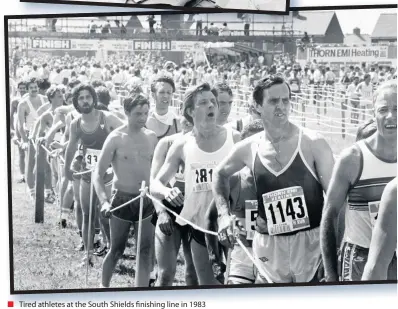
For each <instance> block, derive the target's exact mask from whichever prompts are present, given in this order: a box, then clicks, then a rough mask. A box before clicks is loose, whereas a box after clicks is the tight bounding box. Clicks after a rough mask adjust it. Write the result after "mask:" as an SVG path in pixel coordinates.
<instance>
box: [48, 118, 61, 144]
mask: <svg viewBox="0 0 398 309" xmlns="http://www.w3.org/2000/svg"><path fill="white" fill-rule="evenodd" d="M64 126H65V124H64V123H63V122H62V121H61V120H60V121H58V122H56V119H54V124H53V125H52V126H51V128H50V129H49V130H48V132H47V134H46V136H45V139H46V145H47V146H49V145H50V144H51V143H52V142H53V140H54V136H55V134H56V133H57V132H58V131H59V130H61V129H62V128H63V127H64Z"/></svg>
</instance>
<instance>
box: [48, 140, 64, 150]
mask: <svg viewBox="0 0 398 309" xmlns="http://www.w3.org/2000/svg"><path fill="white" fill-rule="evenodd" d="M50 147H51V148H52V149H62V148H63V145H61V144H60V143H59V142H57V141H54V142H52V143H51V144H50Z"/></svg>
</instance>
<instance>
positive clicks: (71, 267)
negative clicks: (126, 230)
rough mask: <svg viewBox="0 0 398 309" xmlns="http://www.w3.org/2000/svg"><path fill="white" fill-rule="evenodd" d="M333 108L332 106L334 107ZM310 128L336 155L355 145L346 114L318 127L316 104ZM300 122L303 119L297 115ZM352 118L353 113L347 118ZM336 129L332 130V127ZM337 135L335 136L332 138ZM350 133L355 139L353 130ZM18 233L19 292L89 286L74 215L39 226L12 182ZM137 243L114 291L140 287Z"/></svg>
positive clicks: (21, 188) (94, 282) (96, 270)
mask: <svg viewBox="0 0 398 309" xmlns="http://www.w3.org/2000/svg"><path fill="white" fill-rule="evenodd" d="M328 106H332V104H328ZM233 113H234V114H232V117H233V118H237V117H241V116H243V113H242V112H239V113H236V111H234V112H233ZM306 113H308V114H306V127H308V128H311V129H314V130H318V131H324V132H326V133H322V134H323V135H324V136H325V138H326V140H327V141H328V142H329V144H330V146H331V148H332V150H333V152H334V153H335V154H336V155H338V154H339V153H340V152H341V150H342V149H344V148H346V147H348V146H350V145H352V144H353V142H354V140H355V138H354V137H353V136H346V137H345V139H343V138H342V136H341V129H339V127H338V125H336V124H334V120H341V111H339V110H338V109H330V110H327V114H326V116H327V117H331V118H330V120H329V122H327V120H325V119H326V118H325V119H322V120H321V121H320V122H319V124H318V122H317V116H316V113H317V109H316V106H315V105H313V104H308V105H307V108H306ZM292 116H293V118H294V119H295V122H297V121H298V119H299V118H297V116H300V117H301V115H300V114H299V113H292ZM346 117H347V119H348V117H349V113H347V115H346ZM328 124H329V125H332V126H334V125H336V126H337V128H330V127H328V126H327V125H328ZM327 132H328V133H327ZM332 132H334V133H332ZM348 132H349V133H351V134H355V132H356V129H355V128H351V129H349V130H348ZM11 163H12V170H13V175H18V172H17V168H18V166H17V163H14V160H13V161H12V162H11ZM12 192H13V194H12V211H13V216H12V230H13V254H14V265H13V266H14V287H15V290H17V291H18V290H37V289H40V290H48V289H50V290H53V289H78V288H86V286H85V269H86V268H85V267H82V266H81V260H82V258H83V256H84V253H83V252H77V251H75V248H76V247H77V246H78V244H79V236H78V234H77V233H76V231H77V229H76V226H75V224H74V220H73V219H74V216H73V215H71V216H70V220H69V222H68V227H67V228H66V229H61V228H60V227H59V226H57V221H58V219H59V208H58V207H57V206H56V205H55V204H54V205H50V204H46V205H45V215H44V223H43V224H35V223H34V205H33V203H32V202H31V201H30V200H29V199H28V195H27V192H26V185H25V184H17V183H16V182H15V180H14V179H13V180H12ZM134 252H135V251H134V244H133V242H132V240H129V242H128V246H127V248H126V251H125V255H124V257H123V258H122V259H121V260H120V261H119V263H118V265H117V267H116V271H115V274H114V276H113V278H112V281H111V287H133V286H134V267H135V256H134ZM95 259H96V260H95V262H94V267H93V268H90V272H89V282H88V286H87V287H88V288H97V287H99V284H100V279H101V264H102V259H103V258H97V257H96V258H95ZM183 263H184V261H183V258H182V255H181V251H180V254H179V257H178V266H177V274H176V278H175V280H174V285H184V271H183Z"/></svg>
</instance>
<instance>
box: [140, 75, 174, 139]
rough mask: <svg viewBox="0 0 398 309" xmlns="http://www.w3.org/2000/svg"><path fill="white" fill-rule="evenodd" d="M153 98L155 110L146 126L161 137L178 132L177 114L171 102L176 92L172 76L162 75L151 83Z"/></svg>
mask: <svg viewBox="0 0 398 309" xmlns="http://www.w3.org/2000/svg"><path fill="white" fill-rule="evenodd" d="M151 92H152V98H153V100H154V101H155V110H154V111H153V112H151V113H150V115H149V117H148V121H147V123H146V128H147V129H149V130H151V131H153V132H155V133H156V136H157V137H158V139H159V140H160V139H161V138H163V137H165V136H169V135H173V134H176V133H178V132H179V131H180V130H179V128H178V120H177V116H176V115H175V114H174V113H173V111H171V110H170V104H171V103H172V100H173V93H174V92H175V84H174V81H173V79H172V78H170V77H168V76H160V77H158V78H156V79H155V80H154V81H153V83H152V85H151Z"/></svg>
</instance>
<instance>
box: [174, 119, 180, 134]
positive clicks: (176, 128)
mask: <svg viewBox="0 0 398 309" xmlns="http://www.w3.org/2000/svg"><path fill="white" fill-rule="evenodd" d="M173 124H174V128H175V130H176V133H179V132H178V127H177V119H175V118H174V119H173Z"/></svg>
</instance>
